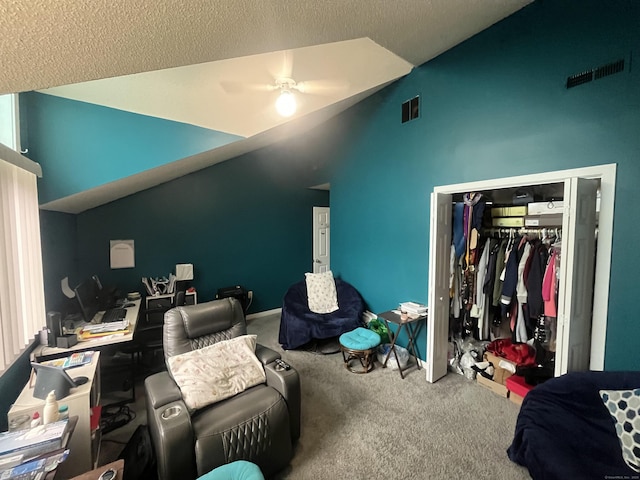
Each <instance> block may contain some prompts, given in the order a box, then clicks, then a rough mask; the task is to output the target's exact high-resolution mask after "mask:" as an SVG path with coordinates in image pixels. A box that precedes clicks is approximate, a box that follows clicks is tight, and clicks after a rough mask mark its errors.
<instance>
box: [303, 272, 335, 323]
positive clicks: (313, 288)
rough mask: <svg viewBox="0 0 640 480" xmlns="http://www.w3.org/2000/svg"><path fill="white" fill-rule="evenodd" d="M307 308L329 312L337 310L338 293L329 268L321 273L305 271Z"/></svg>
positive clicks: (315, 311)
mask: <svg viewBox="0 0 640 480" xmlns="http://www.w3.org/2000/svg"><path fill="white" fill-rule="evenodd" d="M304 276H305V280H306V282H307V301H308V302H309V310H311V311H312V312H314V313H331V312H335V311H336V310H338V293H337V292H336V282H335V280H334V279H333V273H332V272H331V270H329V271H327V272H323V273H305V274H304Z"/></svg>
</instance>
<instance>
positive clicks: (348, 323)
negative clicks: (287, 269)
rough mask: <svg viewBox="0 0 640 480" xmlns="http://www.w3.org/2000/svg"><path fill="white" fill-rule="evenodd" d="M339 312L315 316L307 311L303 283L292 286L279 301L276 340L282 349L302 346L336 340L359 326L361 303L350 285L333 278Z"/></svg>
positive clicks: (362, 302)
mask: <svg viewBox="0 0 640 480" xmlns="http://www.w3.org/2000/svg"><path fill="white" fill-rule="evenodd" d="M335 285H336V293H337V296H338V310H336V311H335V312H332V313H324V314H321V313H314V312H312V311H311V310H309V305H308V301H307V285H306V282H305V281H304V280H302V281H301V282H298V283H296V284H294V285H292V286H291V287H290V288H289V290H287V293H286V294H285V296H284V299H283V301H282V315H281V317H280V332H279V334H278V341H279V342H280V344H281V345H282V348H284V349H285V350H293V349H296V348H299V347H302V346H304V345H306V344H308V343H309V342H311V341H312V340H324V339H330V338H334V337H338V336H340V335H342V334H343V333H345V332H349V331H351V330H353V329H354V328H356V327H361V326H362V313H363V311H364V301H363V300H362V297H361V296H360V293H359V292H358V291H357V290H356V289H355V288H354V287H353V286H352V285H351V284H349V283H347V282H345V281H344V280H341V279H339V278H336V279H335Z"/></svg>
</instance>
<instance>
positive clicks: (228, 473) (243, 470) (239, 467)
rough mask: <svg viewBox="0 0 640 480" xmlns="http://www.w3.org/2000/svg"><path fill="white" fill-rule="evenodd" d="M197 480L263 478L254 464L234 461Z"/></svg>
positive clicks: (247, 479) (255, 479)
mask: <svg viewBox="0 0 640 480" xmlns="http://www.w3.org/2000/svg"><path fill="white" fill-rule="evenodd" d="M197 480H264V476H263V475H262V471H260V468H259V467H258V466H257V465H256V464H255V463H251V462H247V461H246V460H236V461H235V462H231V463H227V464H226V465H222V466H220V467H217V468H214V469H213V470H211V471H210V472H209V473H205V474H204V475H202V476H201V477H198V479H197Z"/></svg>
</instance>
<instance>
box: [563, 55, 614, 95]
mask: <svg viewBox="0 0 640 480" xmlns="http://www.w3.org/2000/svg"><path fill="white" fill-rule="evenodd" d="M622 71H624V59H622V60H618V61H616V62H613V63H609V64H607V65H602V66H601V67H597V68H594V69H592V70H588V71H586V72H582V73H577V74H575V75H571V76H570V77H567V88H573V87H577V86H578V85H582V84H583V83H588V82H591V81H592V80H599V79H601V78H604V77H608V76H609V75H613V74H614V73H620V72H622Z"/></svg>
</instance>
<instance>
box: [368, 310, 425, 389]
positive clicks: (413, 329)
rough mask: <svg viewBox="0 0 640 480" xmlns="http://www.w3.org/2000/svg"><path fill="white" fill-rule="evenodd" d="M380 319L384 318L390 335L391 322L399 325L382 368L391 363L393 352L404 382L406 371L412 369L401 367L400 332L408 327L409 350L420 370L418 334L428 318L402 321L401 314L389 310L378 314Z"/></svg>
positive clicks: (422, 317)
mask: <svg viewBox="0 0 640 480" xmlns="http://www.w3.org/2000/svg"><path fill="white" fill-rule="evenodd" d="M378 317H379V318H382V320H384V323H385V325H386V327H387V330H389V333H391V329H390V328H389V322H391V323H393V324H395V325H398V331H397V332H395V334H394V335H393V338H392V339H391V345H390V347H389V352H388V353H387V356H386V357H385V359H384V363H383V364H382V368H386V366H387V362H388V361H389V357H390V356H391V352H393V354H394V355H395V357H396V362H397V363H398V370H399V371H400V376H401V377H402V379H403V380H404V371H405V370H407V369H408V368H410V367H409V366H406V367H405V368H402V367H401V366H400V360H398V353H397V352H396V340H397V338H398V337H399V336H400V332H402V329H403V328H404V327H406V329H407V336H408V337H409V342H408V344H407V350H408V351H409V353H410V354H411V355H413V356H414V357H415V358H416V366H417V368H418V369H419V368H420V359H419V358H418V349H417V347H416V343H415V340H416V334H417V333H418V331H419V330H420V326H421V325H422V320H426V318H427V316H426V315H423V316H420V317H418V318H408V319H407V320H402V319H401V318H400V314H398V313H395V312H393V311H391V310H389V311H387V312H383V313H380V314H378Z"/></svg>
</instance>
